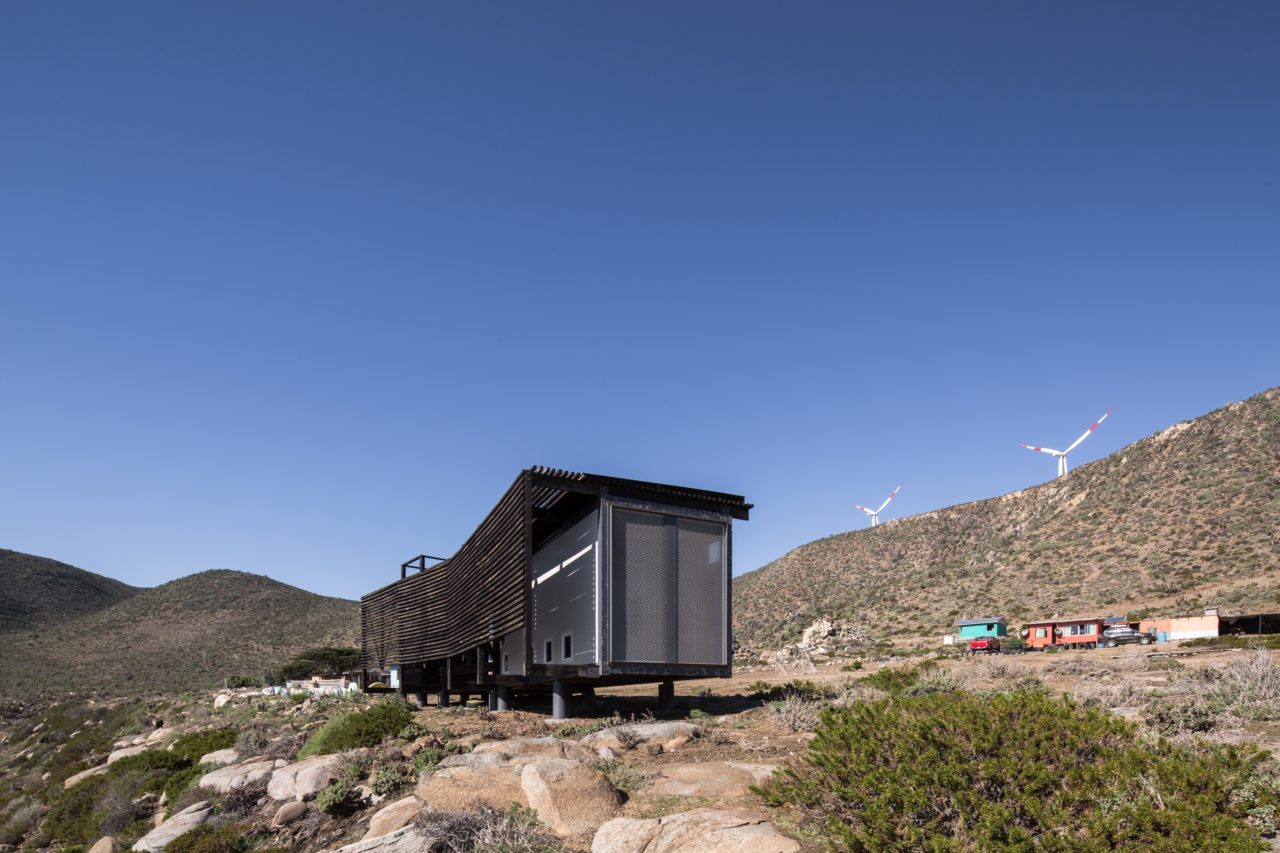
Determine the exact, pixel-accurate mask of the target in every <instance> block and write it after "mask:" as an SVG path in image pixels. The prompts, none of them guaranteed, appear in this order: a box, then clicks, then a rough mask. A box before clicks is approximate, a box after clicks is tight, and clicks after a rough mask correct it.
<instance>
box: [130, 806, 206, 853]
mask: <svg viewBox="0 0 1280 853" xmlns="http://www.w3.org/2000/svg"><path fill="white" fill-rule="evenodd" d="M211 814H213V806H211V805H210V804H209V803H208V801H207V800H201V801H200V802H198V803H195V804H194V805H190V806H187V807H186V808H185V809H183V810H182V811H180V812H178V813H177V814H175V815H174V816H173V817H171V818H169V819H168V820H166V821H165V822H164V823H162V824H160V825H159V826H157V827H156V828H155V829H153V830H151V831H150V832H148V833H147V834H146V835H144V836H142V838H140V839H138V842H137V843H136V844H134V845H133V849H134V850H146V851H151V853H155V851H159V850H163V849H164V848H165V847H167V846H168V845H169V844H171V843H172V842H173V840H174V839H175V838H177V837H179V836H181V835H186V834H187V833H188V832H190V831H191V830H193V829H195V828H196V827H197V826H199V825H200V824H202V823H204V822H205V821H206V820H208V819H209V815H211Z"/></svg>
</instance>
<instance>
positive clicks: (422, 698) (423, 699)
mask: <svg viewBox="0 0 1280 853" xmlns="http://www.w3.org/2000/svg"><path fill="white" fill-rule="evenodd" d="M413 701H414V702H417V703H418V707H419V708H425V707H427V694H426V691H423V690H419V691H418V692H417V693H415V694H413Z"/></svg>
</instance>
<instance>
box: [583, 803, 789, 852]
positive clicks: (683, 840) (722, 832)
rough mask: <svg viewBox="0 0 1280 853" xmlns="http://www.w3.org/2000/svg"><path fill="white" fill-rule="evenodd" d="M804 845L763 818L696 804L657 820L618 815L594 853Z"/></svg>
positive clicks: (599, 836)
mask: <svg viewBox="0 0 1280 853" xmlns="http://www.w3.org/2000/svg"><path fill="white" fill-rule="evenodd" d="M799 849H800V845H799V844H797V843H796V842H794V841H792V840H791V839H790V838H787V837H786V836H785V835H783V834H782V833H780V832H778V830H776V829H774V828H773V827H772V826H771V825H770V824H769V823H768V822H766V821H765V820H764V819H763V818H760V817H754V816H752V815H746V814H739V813H736V812H731V811H725V810H723V809H694V810H693V811H688V812H681V813H680V814H674V815H668V816H667V817H663V818H657V819H653V820H642V819H638V818H616V819H614V820H611V821H609V822H608V823H606V824H605V825H604V826H602V827H600V830H599V831H598V832H597V833H596V835H595V839H594V840H593V841H592V842H591V853H796V851H798V850H799Z"/></svg>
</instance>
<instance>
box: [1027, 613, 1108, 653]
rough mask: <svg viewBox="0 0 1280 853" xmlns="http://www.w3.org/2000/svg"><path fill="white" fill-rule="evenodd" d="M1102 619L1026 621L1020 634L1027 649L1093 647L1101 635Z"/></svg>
mask: <svg viewBox="0 0 1280 853" xmlns="http://www.w3.org/2000/svg"><path fill="white" fill-rule="evenodd" d="M1103 621H1104V620H1102V619H1097V618H1092V617H1089V618H1084V619H1046V620H1043V621H1040V622H1028V623H1027V624H1026V626H1025V627H1024V628H1023V629H1022V636H1023V638H1024V639H1025V640H1026V641H1027V648H1029V649H1047V648H1050V647H1051V646H1057V647H1059V648H1063V647H1070V648H1080V647H1089V648H1091V647H1094V646H1097V645H1098V637H1100V636H1101V635H1102V624H1103Z"/></svg>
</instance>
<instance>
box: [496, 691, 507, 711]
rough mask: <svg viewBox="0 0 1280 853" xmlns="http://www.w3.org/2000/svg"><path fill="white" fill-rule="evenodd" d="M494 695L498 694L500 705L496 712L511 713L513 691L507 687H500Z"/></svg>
mask: <svg viewBox="0 0 1280 853" xmlns="http://www.w3.org/2000/svg"><path fill="white" fill-rule="evenodd" d="M494 693H495V694H497V703H498V704H497V707H496V708H494V710H495V711H510V710H511V691H510V690H509V689H508V688H506V687H499V688H498V689H497V690H495V691H494Z"/></svg>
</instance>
